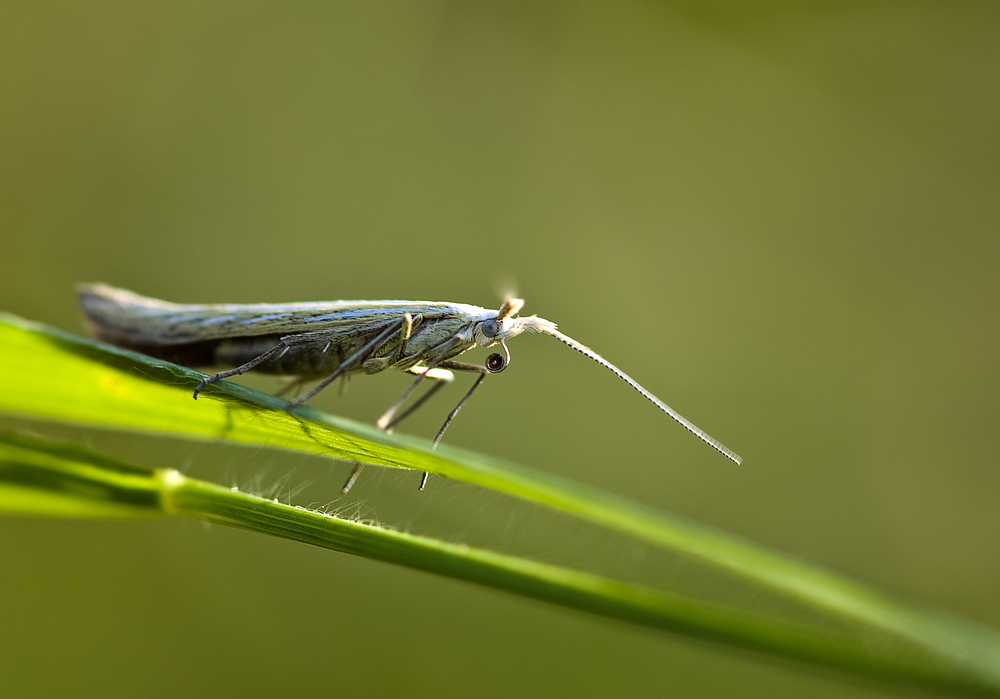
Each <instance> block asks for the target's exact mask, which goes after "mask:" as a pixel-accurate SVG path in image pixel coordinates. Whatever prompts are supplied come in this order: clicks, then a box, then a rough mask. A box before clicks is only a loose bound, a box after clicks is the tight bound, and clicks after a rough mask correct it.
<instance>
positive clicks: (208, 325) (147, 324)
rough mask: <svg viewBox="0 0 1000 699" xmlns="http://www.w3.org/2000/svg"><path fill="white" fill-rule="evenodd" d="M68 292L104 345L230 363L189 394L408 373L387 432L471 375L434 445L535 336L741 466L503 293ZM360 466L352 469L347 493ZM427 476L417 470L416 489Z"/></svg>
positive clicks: (86, 288)
mask: <svg viewBox="0 0 1000 699" xmlns="http://www.w3.org/2000/svg"><path fill="white" fill-rule="evenodd" d="M77 296H78V300H79V303H80V308H81V309H82V311H83V313H84V315H85V316H86V319H87V321H88V324H89V326H90V328H91V331H92V332H93V333H94V335H95V336H96V337H97V338H98V339H100V340H103V341H105V342H108V343H110V344H113V345H117V346H119V347H124V348H127V349H132V350H136V351H139V352H142V353H144V354H147V355H149V356H152V357H157V358H160V359H165V360H167V361H171V362H174V363H176V364H182V365H184V366H190V367H231V368H229V369H227V370H225V371H220V372H218V373H216V374H213V375H211V376H208V377H206V378H205V380H204V381H202V382H201V383H200V384H198V386H197V387H196V388H195V389H194V397H195V398H197V397H198V394H199V393H200V392H201V390H202V389H204V388H205V387H206V386H208V385H209V384H212V383H215V382H216V381H219V380H221V379H226V378H229V377H231V376H236V375H239V374H245V373H246V372H248V371H251V370H253V371H258V372H266V373H271V374H284V375H288V376H296V377H300V378H301V379H303V380H308V379H318V378H321V379H322V380H321V381H320V382H319V383H318V384H317V385H316V386H315V387H314V388H313V389H312V390H310V391H308V392H307V393H305V394H303V395H301V396H299V397H298V398H295V399H293V400H290V401H288V403H287V405H286V409H289V410H290V409H292V408H294V407H295V406H298V405H301V404H302V403H304V402H305V401H307V400H309V399H310V398H312V397H313V396H315V395H316V394H317V393H319V392H320V391H321V390H323V389H324V388H325V387H326V386H328V385H329V384H330V383H332V382H333V381H335V380H336V379H337V378H339V377H341V376H346V375H348V374H377V373H379V372H381V371H385V370H386V369H390V368H391V369H398V370H402V371H406V372H409V373H411V374H414V375H415V378H414V380H413V382H412V383H411V384H410V386H409V388H407V390H406V391H405V392H404V393H403V395H402V396H400V398H399V399H398V400H397V401H396V402H395V403H393V404H392V405H391V406H390V407H389V408H388V409H387V410H386V411H385V412H384V413H383V414H382V416H381V417H380V418H379V419H378V423H377V424H378V426H379V427H380V428H381V429H383V430H386V431H389V432H391V431H392V429H393V428H394V427H395V426H396V425H397V424H398V423H399V422H400V421H401V420H403V419H404V418H405V417H407V416H408V415H410V414H411V413H412V412H413V411H414V410H416V409H417V408H418V407H420V406H421V405H422V404H423V403H424V402H425V401H426V400H427V399H428V398H429V397H430V396H431V395H432V394H433V393H434V392H436V391H437V389H439V388H440V387H441V386H443V385H444V383H445V382H448V381H451V380H452V378H453V376H454V375H453V373H452V372H454V371H460V372H469V373H473V374H478V377H477V378H476V380H475V381H474V382H473V384H472V387H471V388H470V389H469V390H468V392H467V393H466V394H465V395H464V397H463V398H462V399H461V400H460V401H459V403H458V405H456V406H455V408H454V409H453V410H452V411H451V413H449V415H448V417H447V419H446V420H445V422H444V424H443V425H442V426H441V429H440V430H439V431H438V433H437V436H436V437H435V438H434V445H435V446H436V445H437V444H438V442H440V441H441V438H442V437H443V436H444V433H445V430H447V428H448V426H449V425H450V424H451V421H452V420H453V419H454V418H455V415H456V414H457V413H458V411H459V410H460V409H461V408H462V406H463V405H465V403H466V401H467V400H468V399H469V397H470V396H471V395H472V394H473V392H474V391H475V390H476V389H477V388H478V387H479V385H480V384H481V383H482V381H483V379H484V378H485V377H486V375H487V374H497V373H500V372H501V371H503V370H504V369H506V368H507V365H508V364H509V363H510V351H509V350H508V349H507V341H508V340H511V339H512V338H515V337H517V336H518V335H520V334H522V333H525V332H528V333H540V334H543V335H549V336H551V337H554V338H556V339H557V340H559V341H560V342H562V343H563V344H565V345H567V346H569V347H571V348H572V349H574V350H576V351H577V352H579V353H581V354H583V355H584V356H586V357H589V358H590V359H592V360H593V361H595V362H597V363H598V364H600V365H601V366H603V367H605V368H607V369H609V370H610V371H611V372H613V373H614V374H615V375H616V376H617V377H618V378H620V379H621V380H622V381H624V382H625V383H627V384H628V385H629V386H631V387H632V388H634V389H635V390H636V391H638V392H639V394H640V395H642V396H643V397H644V398H646V399H647V400H649V401H650V402H651V403H652V404H653V405H655V406H656V407H657V408H659V409H660V410H661V411H663V412H664V413H666V414H667V415H669V416H670V417H671V418H673V419H674V420H676V421H677V422H679V423H680V424H681V425H683V426H684V427H685V428H687V429H688V430H689V431H690V432H691V433H692V434H694V435H695V436H697V437H698V438H699V439H701V440H702V441H704V442H705V443H706V444H708V445H709V446H711V447H713V448H714V449H716V450H717V451H719V452H720V453H722V454H723V455H725V456H726V457H727V458H729V459H731V460H732V461H734V462H736V463H737V464H738V463H740V461H741V458H740V457H739V456H738V455H737V454H736V453H735V452H733V451H732V450H730V449H729V448H727V447H725V446H724V445H722V444H721V443H720V442H719V441H718V440H716V439H714V438H713V437H711V436H709V435H708V434H707V433H706V432H705V431H704V430H702V429H700V428H699V427H697V426H695V425H694V424H693V423H691V422H690V421H688V420H687V419H685V418H684V417H683V416H681V415H680V414H679V413H678V412H677V411H675V410H674V409H673V408H671V407H669V406H668V405H667V404H666V403H664V402H663V401H661V400H660V399H659V398H657V397H656V396H655V395H653V394H652V393H650V392H649V391H648V390H646V389H645V388H643V387H642V386H641V385H640V384H639V383H638V382H636V381H635V380H634V379H633V378H632V377H630V376H629V375H628V374H626V373H625V372H623V371H622V370H621V369H619V368H618V367H616V366H615V365H614V364H612V363H611V362H609V361H608V360H606V359H604V357H602V356H601V355H599V354H597V353H596V352H594V351H593V350H592V349H590V348H589V347H587V346H585V345H583V344H581V343H579V342H577V341H576V340H574V339H573V338H571V337H569V336H568V335H564V334H563V333H561V332H559V330H557V329H556V324H555V323H553V322H551V321H548V320H545V319H544V318H539V317H538V316H527V317H519V316H518V313H520V311H521V309H522V308H523V306H524V301H523V300H522V299H516V298H512V299H508V300H507V301H505V302H504V303H503V305H502V306H500V308H499V310H491V309H487V308H481V307H479V306H472V305H469V304H463V303H447V302H434V301H318V302H307V303H279V304H269V303H259V304H175V303H169V302H167V301H160V300H158V299H153V298H148V297H145V296H140V295H138V294H135V293H133V292H131V291H126V290H124V289H117V288H114V287H111V286H107V285H104V284H81V285H79V286H78V287H77ZM496 346H499V348H500V349H501V350H502V352H494V353H493V354H490V355H489V356H488V357H487V358H486V361H485V362H484V363H483V364H482V365H478V364H469V363H465V362H460V361H456V360H455V357H457V356H459V355H461V354H462V353H464V352H466V351H468V350H470V349H473V348H475V347H496ZM425 379H430V380H432V381H433V382H434V386H433V387H432V388H431V390H429V391H428V392H426V393H424V394H423V395H422V396H421V397H420V398H419V399H417V400H415V401H414V402H413V403H412V405H410V406H409V408H408V409H407V410H405V411H404V412H402V413H399V411H400V409H401V407H402V406H403V405H404V403H405V402H406V400H407V399H408V398H409V397H410V395H411V394H412V393H413V391H414V389H415V388H416V387H417V386H418V385H419V384H420V382H421V381H423V380H425ZM359 471H360V465H358V466H357V467H356V468H355V471H354V472H353V473H352V474H351V477H350V478H349V479H348V482H347V484H346V485H345V486H344V492H346V491H347V490H348V489H349V488H350V487H351V485H353V483H354V480H355V479H356V478H357V475H358V472H359ZM426 481H427V474H426V473H425V474H424V476H423V479H422V480H421V484H420V487H421V489H422V488H423V487H424V485H425V484H426Z"/></svg>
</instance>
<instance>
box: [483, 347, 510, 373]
mask: <svg viewBox="0 0 1000 699" xmlns="http://www.w3.org/2000/svg"><path fill="white" fill-rule="evenodd" d="M506 368H507V358H506V357H504V356H503V355H502V354H500V353H499V352H494V353H493V354H491V355H490V356H489V357H487V358H486V371H488V372H490V373H491V374H499V373H500V372H501V371H503V370H504V369H506Z"/></svg>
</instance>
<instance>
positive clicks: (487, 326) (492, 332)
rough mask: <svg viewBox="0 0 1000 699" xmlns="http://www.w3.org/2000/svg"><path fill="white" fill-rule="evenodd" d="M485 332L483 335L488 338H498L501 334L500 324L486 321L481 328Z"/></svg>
mask: <svg viewBox="0 0 1000 699" xmlns="http://www.w3.org/2000/svg"><path fill="white" fill-rule="evenodd" d="M480 329H481V330H482V331H483V335H485V336H486V337H496V336H497V335H499V334H500V323H498V322H496V321H495V320H492V319H491V320H484V321H483V324H482V325H481V326H480Z"/></svg>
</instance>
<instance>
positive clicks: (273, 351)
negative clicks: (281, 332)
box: [194, 340, 288, 400]
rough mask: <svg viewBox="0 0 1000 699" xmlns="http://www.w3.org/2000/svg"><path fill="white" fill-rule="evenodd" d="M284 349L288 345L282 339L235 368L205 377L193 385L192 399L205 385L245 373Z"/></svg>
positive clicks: (196, 398)
mask: <svg viewBox="0 0 1000 699" xmlns="http://www.w3.org/2000/svg"><path fill="white" fill-rule="evenodd" d="M286 351H288V345H287V344H286V343H285V342H284V340H282V341H281V342H279V343H278V344H276V345H275V346H274V347H272V348H271V349H269V350H268V351H267V352H265V353H264V354H262V355H260V356H259V357H256V358H254V359H251V360H250V361H249V362H247V363H246V364H243V365H241V366H238V367H236V368H235V369H227V370H226V371H220V372H219V373H218V374H215V375H214V376H209V377H208V378H207V379H205V380H204V381H202V382H201V383H200V384H198V385H197V386H195V387H194V399H195V400H198V394H199V393H201V390H202V389H203V388H205V386H208V385H209V384H212V383H215V382H216V381H220V380H222V379H228V378H229V377H230V376H239V375H240V374H245V373H247V372H248V371H250V370H251V369H253V368H254V367H257V366H260V365H261V364H263V363H264V362H266V361H267V360H268V359H271V357H273V356H274V355H276V354H278V353H279V352H282V353H284V352H286Z"/></svg>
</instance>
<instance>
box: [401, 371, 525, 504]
mask: <svg viewBox="0 0 1000 699" xmlns="http://www.w3.org/2000/svg"><path fill="white" fill-rule="evenodd" d="M491 361H495V360H494V359H493V355H490V358H489V359H488V360H487V366H479V365H478V364H467V363H465V362H453V361H443V362H438V365H437V368H438V369H449V370H452V371H468V372H473V373H477V374H479V376H478V377H477V378H476V380H475V382H474V383H473V384H472V387H471V388H469V390H468V391H467V392H466V394H465V395H464V396H462V400H460V401H459V402H458V405H456V406H455V407H454V408H453V409H452V411H451V412H450V413H448V417H447V418H446V419H445V421H444V424H443V425H441V429H440V430H438V433H437V436H435V437H434V447H435V448H436V447H437V445H438V443H439V442H440V441H441V438H442V437H444V433H445V430H447V429H448V426H449V425H451V421H452V420H454V419H455V416H456V415H458V411H459V410H461V409H462V406H463V405H465V402H466V401H467V400H469V397H470V396H471V395H472V394H473V393H474V392H475V390H476V389H477V388H479V385H480V384H481V383H482V382H483V379H485V378H486V374H489V373H494V372H495V371H497V369H493V370H491V369H490V368H489V367H490V366H495V365H491V364H490V362H491ZM504 366H506V363H504ZM500 371H502V369H500ZM443 385H444V384H443V383H438V384H437V385H436V386H435V387H434V388H433V389H431V390H430V391H428V392H427V393H425V394H424V395H423V396H421V397H420V400H418V401H417V402H416V403H414V404H413V405H412V406H410V408H409V409H408V410H406V412H404V413H403V414H402V415H400V416H399V417H398V418H396V419H395V420H393V421H392V422H391V423H389V427H390V428H391V427H392V426H394V425H396V424H398V423H399V422H400V421H401V420H402V419H403V418H405V417H406V416H407V415H409V414H410V413H412V412H413V411H414V410H416V409H417V408H418V407H420V405H422V404H423V403H424V401H426V400H427V399H428V398H430V397H431V395H432V394H433V393H434V392H435V391H437V389H438V388H440V387H441V386H443ZM430 475H431V474H430V473H428V472H427V471H424V473H423V476H421V478H420V490H423V489H424V487H425V486H426V485H427V478H428V476H430Z"/></svg>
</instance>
